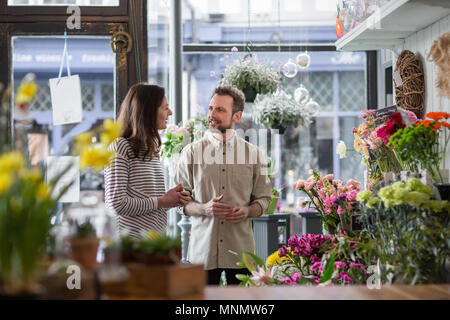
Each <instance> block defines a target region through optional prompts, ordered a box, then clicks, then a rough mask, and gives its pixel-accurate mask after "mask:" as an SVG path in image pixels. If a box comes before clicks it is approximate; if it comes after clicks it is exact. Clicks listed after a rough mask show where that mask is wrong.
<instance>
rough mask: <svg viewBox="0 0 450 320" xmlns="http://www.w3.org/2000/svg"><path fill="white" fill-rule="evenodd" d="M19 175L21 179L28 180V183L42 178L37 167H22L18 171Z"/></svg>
mask: <svg viewBox="0 0 450 320" xmlns="http://www.w3.org/2000/svg"><path fill="white" fill-rule="evenodd" d="M20 176H21V178H22V179H23V180H25V181H27V182H30V183H36V182H39V181H41V180H42V174H41V171H39V169H36V168H34V169H27V168H25V169H23V170H22V171H20Z"/></svg>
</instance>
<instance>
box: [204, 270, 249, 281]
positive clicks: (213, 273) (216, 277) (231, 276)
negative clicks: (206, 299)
mask: <svg viewBox="0 0 450 320" xmlns="http://www.w3.org/2000/svg"><path fill="white" fill-rule="evenodd" d="M222 271H225V276H226V278H227V284H228V285H230V284H239V283H241V281H240V280H238V279H236V275H237V274H250V272H248V270H247V269H220V268H219V269H212V270H208V284H210V285H218V284H219V283H220V276H221V275H222Z"/></svg>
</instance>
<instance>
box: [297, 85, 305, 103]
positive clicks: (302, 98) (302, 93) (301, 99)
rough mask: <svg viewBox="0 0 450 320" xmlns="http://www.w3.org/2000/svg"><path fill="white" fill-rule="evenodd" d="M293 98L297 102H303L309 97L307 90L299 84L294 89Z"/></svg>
mask: <svg viewBox="0 0 450 320" xmlns="http://www.w3.org/2000/svg"><path fill="white" fill-rule="evenodd" d="M294 98H295V101H297V102H298V103H300V104H304V103H305V102H306V101H307V100H308V98H309V92H308V90H307V89H306V88H305V87H304V86H303V85H301V86H300V87H298V88H297V89H296V90H295V91H294Z"/></svg>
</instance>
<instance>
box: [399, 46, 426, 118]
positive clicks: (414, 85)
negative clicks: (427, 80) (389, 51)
mask: <svg viewBox="0 0 450 320" xmlns="http://www.w3.org/2000/svg"><path fill="white" fill-rule="evenodd" d="M395 71H396V72H398V73H399V74H400V77H401V78H402V82H403V83H402V85H400V86H395V102H396V104H397V106H398V107H400V108H402V109H406V110H409V111H412V112H414V113H415V114H416V116H417V117H418V118H421V117H422V113H423V94H424V80H423V72H422V70H421V68H420V61H419V58H418V57H417V56H416V55H415V54H414V53H412V52H411V51H409V50H404V51H402V52H401V53H400V55H399V56H398V59H397V66H396V68H395Z"/></svg>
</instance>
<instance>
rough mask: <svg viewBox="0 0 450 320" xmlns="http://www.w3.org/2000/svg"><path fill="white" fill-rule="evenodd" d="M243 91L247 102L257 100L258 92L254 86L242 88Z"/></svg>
mask: <svg viewBox="0 0 450 320" xmlns="http://www.w3.org/2000/svg"><path fill="white" fill-rule="evenodd" d="M242 92H243V93H244V95H245V102H250V103H253V102H254V101H255V98H256V95H257V94H258V92H256V89H255V88H253V87H245V88H244V89H242Z"/></svg>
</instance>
